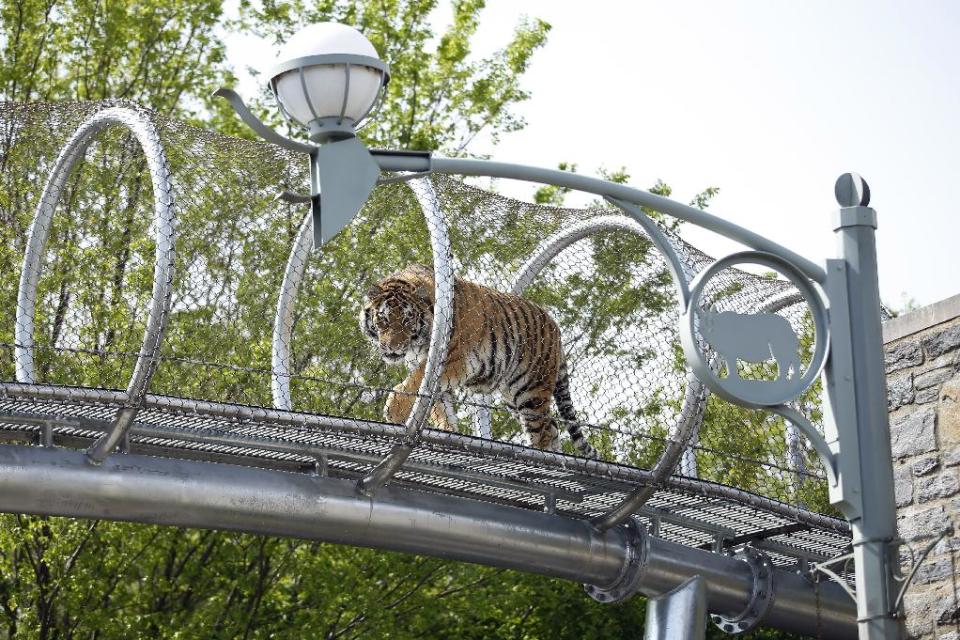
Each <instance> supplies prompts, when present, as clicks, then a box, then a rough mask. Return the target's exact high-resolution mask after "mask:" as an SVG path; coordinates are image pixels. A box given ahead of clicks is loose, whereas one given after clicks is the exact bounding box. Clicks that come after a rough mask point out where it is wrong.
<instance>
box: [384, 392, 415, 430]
mask: <svg viewBox="0 0 960 640" xmlns="http://www.w3.org/2000/svg"><path fill="white" fill-rule="evenodd" d="M412 409H413V395H412V394H409V393H407V392H406V391H405V390H404V386H403V384H402V383H401V384H398V385H397V386H395V387H394V388H393V391H391V392H390V395H389V396H387V404H386V405H385V406H384V407H383V417H384V419H385V420H386V421H387V422H392V423H393V424H403V423H405V422H406V421H407V418H408V417H409V416H410V411H411V410H412Z"/></svg>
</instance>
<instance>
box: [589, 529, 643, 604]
mask: <svg viewBox="0 0 960 640" xmlns="http://www.w3.org/2000/svg"><path fill="white" fill-rule="evenodd" d="M623 532H624V536H625V537H626V551H627V557H626V559H625V560H624V563H623V568H622V569H621V571H620V575H619V576H617V579H616V580H614V582H613V584H610V585H608V586H606V587H598V586H596V585H592V584H585V585H583V590H584V591H586V592H587V595H589V596H590V597H591V598H593V599H594V600H596V601H597V602H602V603H604V604H616V603H618V602H623V601H624V600H626V599H628V598H630V597H631V596H632V595H633V594H635V593H636V592H637V589H638V588H639V587H640V579H641V578H642V577H643V571H644V568H645V567H646V565H647V533H646V531H644V527H643V526H642V525H641V524H640V523H639V522H638V521H637V520H636V519H634V518H631V519H629V520H627V521H626V522H625V523H624V525H623Z"/></svg>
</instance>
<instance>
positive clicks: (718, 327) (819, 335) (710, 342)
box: [680, 251, 830, 408]
mask: <svg viewBox="0 0 960 640" xmlns="http://www.w3.org/2000/svg"><path fill="white" fill-rule="evenodd" d="M741 264H752V265H760V266H763V267H767V268H769V269H773V270H774V271H776V272H778V273H780V274H782V275H783V276H784V277H786V278H787V279H788V280H789V281H790V282H791V283H792V284H793V285H794V286H795V287H796V288H797V290H798V291H799V293H800V295H801V296H802V297H803V299H804V301H805V302H806V304H807V307H808V308H809V310H810V315H811V318H812V320H813V329H814V334H815V335H814V340H815V341H814V344H813V348H812V350H811V351H812V355H810V356H809V358H803V357H802V356H803V353H802V351H803V349H802V341H801V336H798V335H797V333H796V331H795V330H794V327H793V326H792V325H791V324H790V322H789V321H788V320H787V319H786V318H785V317H783V316H781V315H778V314H776V313H772V312H764V310H763V309H761V310H760V311H759V312H756V313H739V312H735V311H729V310H728V311H717V310H716V305H715V304H705V303H704V301H703V300H702V298H703V296H704V291H705V289H707V284H708V283H709V282H710V281H711V280H712V279H713V278H714V277H715V276H717V275H718V274H719V273H721V272H723V271H726V270H727V269H731V268H733V267H735V266H737V265H741ZM713 290H715V294H714V295H715V300H714V301H713V302H714V303H720V305H722V303H723V295H724V294H723V289H722V288H720V289H718V288H717V287H716V286H714V287H713ZM827 327H828V325H827V310H826V307H825V306H824V304H823V301H822V298H821V296H820V294H819V293H818V292H817V290H816V289H814V287H813V285H812V284H811V283H810V281H809V280H808V279H807V277H806V276H804V275H803V274H802V273H801V272H800V270H799V269H797V268H796V267H795V266H793V264H791V263H790V262H788V261H786V260H784V259H783V258H780V257H779V256H775V255H773V254H770V253H764V252H762V251H743V252H740V253H734V254H732V255H729V256H727V257H725V258H721V259H720V260H717V261H716V262H714V263H713V264H712V265H710V266H709V267H707V268H706V269H705V270H704V271H702V272H701V273H700V274H699V275H698V276H697V277H696V278H695V279H694V280H693V282H692V283H691V288H690V300H689V302H688V303H687V308H686V311H685V313H684V315H683V318H682V319H681V321H680V342H681V344H682V345H683V352H684V355H685V356H686V360H687V364H689V365H690V368H691V369H693V372H694V374H696V376H697V377H698V378H699V379H700V380H701V381H703V383H704V384H706V385H707V386H708V387H709V388H710V390H711V391H713V392H714V393H716V394H717V395H719V396H720V397H722V398H724V399H725V400H729V401H730V402H733V403H736V404H739V405H742V406H746V407H751V408H760V407H771V406H775V405H779V404H783V403H785V402H789V401H790V400H793V399H794V398H796V397H797V396H799V395H800V394H801V393H803V392H804V391H805V390H807V389H808V388H809V387H810V385H811V384H813V382H814V380H816V379H817V376H819V375H820V371H821V369H822V368H823V364H824V362H825V360H826V356H827V345H828V344H829V342H830V340H829V335H828V328H827ZM805 359H808V360H809V361H808V362H806V364H805V363H804V360H805ZM771 361H772V362H771ZM774 365H775V367H774ZM722 373H725V375H721V374H722Z"/></svg>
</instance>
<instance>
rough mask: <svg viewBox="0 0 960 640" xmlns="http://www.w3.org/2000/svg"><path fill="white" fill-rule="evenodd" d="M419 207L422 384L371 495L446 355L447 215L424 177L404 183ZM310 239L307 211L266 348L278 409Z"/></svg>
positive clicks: (415, 433)
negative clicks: (429, 261)
mask: <svg viewBox="0 0 960 640" xmlns="http://www.w3.org/2000/svg"><path fill="white" fill-rule="evenodd" d="M408 184H409V185H410V189H411V191H413V194H414V196H415V197H416V199H417V202H418V203H419V204H420V208H421V210H422V211H423V214H424V218H425V220H426V223H427V230H428V232H429V234H430V247H431V250H432V252H433V273H434V298H435V300H434V305H433V319H434V320H433V328H432V330H431V334H430V349H429V351H428V353H427V359H426V364H425V366H424V373H423V381H422V382H421V383H420V388H419V389H418V390H417V395H416V399H415V400H414V403H413V409H412V410H411V411H410V415H409V416H408V418H407V421H406V423H405V424H404V428H405V430H406V431H405V436H404V438H403V439H402V440H401V442H400V443H399V444H397V445H396V446H394V448H393V449H392V450H391V452H390V453H389V454H387V456H386V457H385V458H384V459H383V460H382V461H381V462H380V464H379V465H377V466H376V467H375V468H374V469H373V470H372V471H371V472H370V473H369V474H368V475H367V476H366V477H365V478H363V479H362V480H361V481H360V488H361V489H362V490H363V491H365V492H368V493H369V492H372V491H374V490H376V489H377V488H379V487H381V486H383V485H384V484H385V483H386V482H388V481H389V480H390V478H392V477H393V475H394V474H395V473H396V472H397V471H398V470H399V469H400V467H401V465H402V464H403V462H404V461H405V460H406V459H407V457H408V456H409V455H410V453H411V452H412V451H413V448H414V446H416V443H417V442H418V440H419V438H420V433H421V431H423V428H424V426H425V425H426V422H427V417H428V416H429V413H430V408H431V407H432V406H433V400H434V396H435V395H436V394H437V391H438V387H439V384H440V376H441V375H443V367H444V362H445V360H446V357H447V345H448V343H449V341H450V332H451V330H452V327H453V279H454V269H453V251H452V249H451V246H450V232H449V227H448V225H447V220H446V214H445V213H444V211H443V207H441V206H440V201H439V198H438V197H437V192H436V190H435V189H434V187H433V183H431V182H430V180H429V179H426V178H417V179H414V180H411V181H409V183H408ZM312 241H313V215H312V213H307V215H306V216H304V219H303V222H301V224H300V228H299V229H298V231H297V235H296V237H295V238H294V241H293V244H292V246H291V250H290V256H289V258H288V259H287V266H286V270H285V271H284V275H283V281H282V283H281V285H280V294H279V296H278V299H277V312H276V316H275V318H274V323H273V339H272V345H271V351H272V355H271V368H272V370H273V375H272V377H271V391H272V395H273V404H274V407H275V408H277V409H280V410H283V411H290V410H292V406H293V397H292V394H291V391H290V377H291V373H290V359H291V355H290V343H291V339H292V336H293V310H294V305H295V304H296V299H297V294H298V292H299V290H300V283H301V282H302V281H303V275H304V273H305V271H306V265H307V259H308V257H309V255H310V248H311V246H312Z"/></svg>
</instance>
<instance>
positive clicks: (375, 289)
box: [367, 284, 383, 300]
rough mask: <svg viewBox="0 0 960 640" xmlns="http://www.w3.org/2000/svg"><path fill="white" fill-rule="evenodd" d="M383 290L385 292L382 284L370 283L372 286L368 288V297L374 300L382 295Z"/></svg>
mask: <svg viewBox="0 0 960 640" xmlns="http://www.w3.org/2000/svg"><path fill="white" fill-rule="evenodd" d="M382 292H383V289H381V288H380V285H377V284H372V285H370V288H369V289H367V297H368V298H370V299H371V300H373V299H374V298H376V297H377V296H378V295H380V294H381V293H382Z"/></svg>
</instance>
